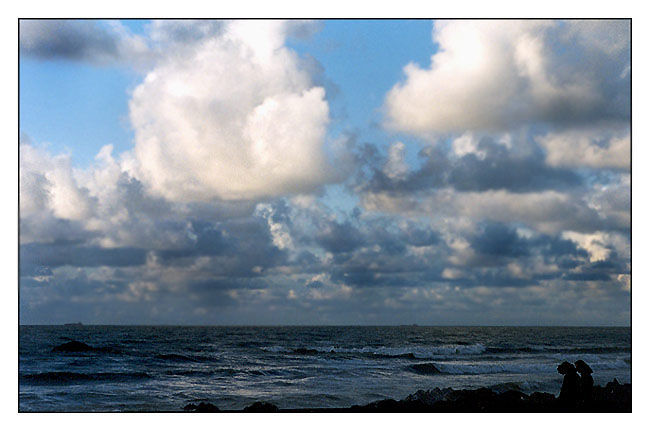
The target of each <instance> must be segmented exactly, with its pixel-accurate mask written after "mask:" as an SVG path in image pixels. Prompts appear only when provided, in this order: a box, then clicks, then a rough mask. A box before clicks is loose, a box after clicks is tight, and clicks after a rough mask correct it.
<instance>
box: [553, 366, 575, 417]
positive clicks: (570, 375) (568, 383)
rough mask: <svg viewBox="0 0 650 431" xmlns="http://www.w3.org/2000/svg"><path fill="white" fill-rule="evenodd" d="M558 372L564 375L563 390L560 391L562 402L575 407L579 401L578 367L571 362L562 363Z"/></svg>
mask: <svg viewBox="0 0 650 431" xmlns="http://www.w3.org/2000/svg"><path fill="white" fill-rule="evenodd" d="M557 372H558V373H560V374H563V375H564V380H563V381H562V389H561V390H560V401H562V403H563V404H566V405H571V406H574V405H575V403H576V400H577V399H578V379H579V377H578V373H577V372H576V367H574V366H573V364H571V363H569V362H566V361H564V362H562V363H561V364H560V365H559V366H558V367H557Z"/></svg>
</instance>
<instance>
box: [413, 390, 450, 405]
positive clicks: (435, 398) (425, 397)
mask: <svg viewBox="0 0 650 431" xmlns="http://www.w3.org/2000/svg"><path fill="white" fill-rule="evenodd" d="M452 392H453V389H451V388H446V389H440V388H434V389H431V390H429V391H423V390H419V391H417V392H416V393H414V394H411V395H409V396H408V397H406V398H404V400H403V401H405V402H408V403H420V404H422V405H425V406H432V405H434V404H435V403H437V402H439V401H443V400H446V399H447V396H448V395H449V394H450V393H452Z"/></svg>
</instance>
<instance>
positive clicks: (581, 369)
mask: <svg viewBox="0 0 650 431" xmlns="http://www.w3.org/2000/svg"><path fill="white" fill-rule="evenodd" d="M576 370H577V371H578V373H580V378H579V379H578V398H579V399H580V400H584V401H589V400H591V396H592V392H593V389H594V378H593V377H591V374H592V373H593V372H594V371H593V370H592V369H591V367H590V366H589V365H587V363H586V362H585V361H583V360H582V359H580V360H578V361H576Z"/></svg>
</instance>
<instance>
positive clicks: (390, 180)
mask: <svg viewBox="0 0 650 431" xmlns="http://www.w3.org/2000/svg"><path fill="white" fill-rule="evenodd" d="M531 145H532V144H531ZM362 151H363V155H362V156H360V159H362V160H363V161H365V162H367V163H369V164H370V166H369V167H368V169H369V171H370V172H371V173H370V175H369V177H368V176H366V177H365V178H364V177H361V178H359V179H357V184H356V189H357V190H359V191H362V192H374V193H376V192H390V193H415V192H418V191H427V190H432V189H438V188H444V187H451V188H453V189H455V190H458V191H463V192H482V191H487V190H507V191H511V192H515V193H525V192H535V191H543V190H567V189H571V188H576V187H579V186H581V185H582V184H583V182H584V181H583V178H582V177H581V176H580V175H579V174H578V173H577V172H575V171H572V170H569V169H564V168H555V167H550V166H547V165H546V164H545V163H544V153H543V151H542V150H541V149H540V148H539V147H533V148H532V151H530V152H529V153H528V154H523V155H520V154H516V153H515V152H514V151H511V150H509V149H508V148H506V147H505V146H503V145H501V144H498V143H496V142H495V141H494V140H492V139H490V138H483V139H482V140H481V141H480V142H479V144H478V146H477V151H476V153H469V154H465V155H463V156H462V157H459V158H453V157H450V155H449V154H448V152H446V151H444V150H443V149H441V148H436V147H427V148H424V149H423V150H421V151H420V153H419V157H420V160H421V166H420V167H419V168H416V169H414V170H410V171H408V173H407V174H406V175H405V176H404V177H397V178H395V177H391V176H389V175H388V174H387V173H386V172H384V169H383V166H384V165H385V164H386V161H387V160H386V159H385V158H382V157H381V156H380V155H379V153H378V152H374V153H373V152H372V150H370V149H368V148H367V147H366V148H364V149H363V150H362Z"/></svg>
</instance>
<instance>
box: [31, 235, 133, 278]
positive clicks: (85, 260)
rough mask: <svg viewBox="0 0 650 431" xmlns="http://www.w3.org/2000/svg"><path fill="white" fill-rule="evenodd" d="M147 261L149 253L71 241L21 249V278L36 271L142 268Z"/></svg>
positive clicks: (35, 244)
mask: <svg viewBox="0 0 650 431" xmlns="http://www.w3.org/2000/svg"><path fill="white" fill-rule="evenodd" d="M145 261H146V250H144V249H140V248H134V247H121V248H102V247H98V246H86V245H79V244H77V243H75V242H72V243H71V242H68V241H65V242H54V243H29V244H23V245H21V246H20V272H21V275H27V274H34V271H35V269H34V268H37V267H46V268H56V267H59V266H64V265H70V266H75V267H93V266H117V267H120V266H139V265H143V264H144V263H145Z"/></svg>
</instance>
